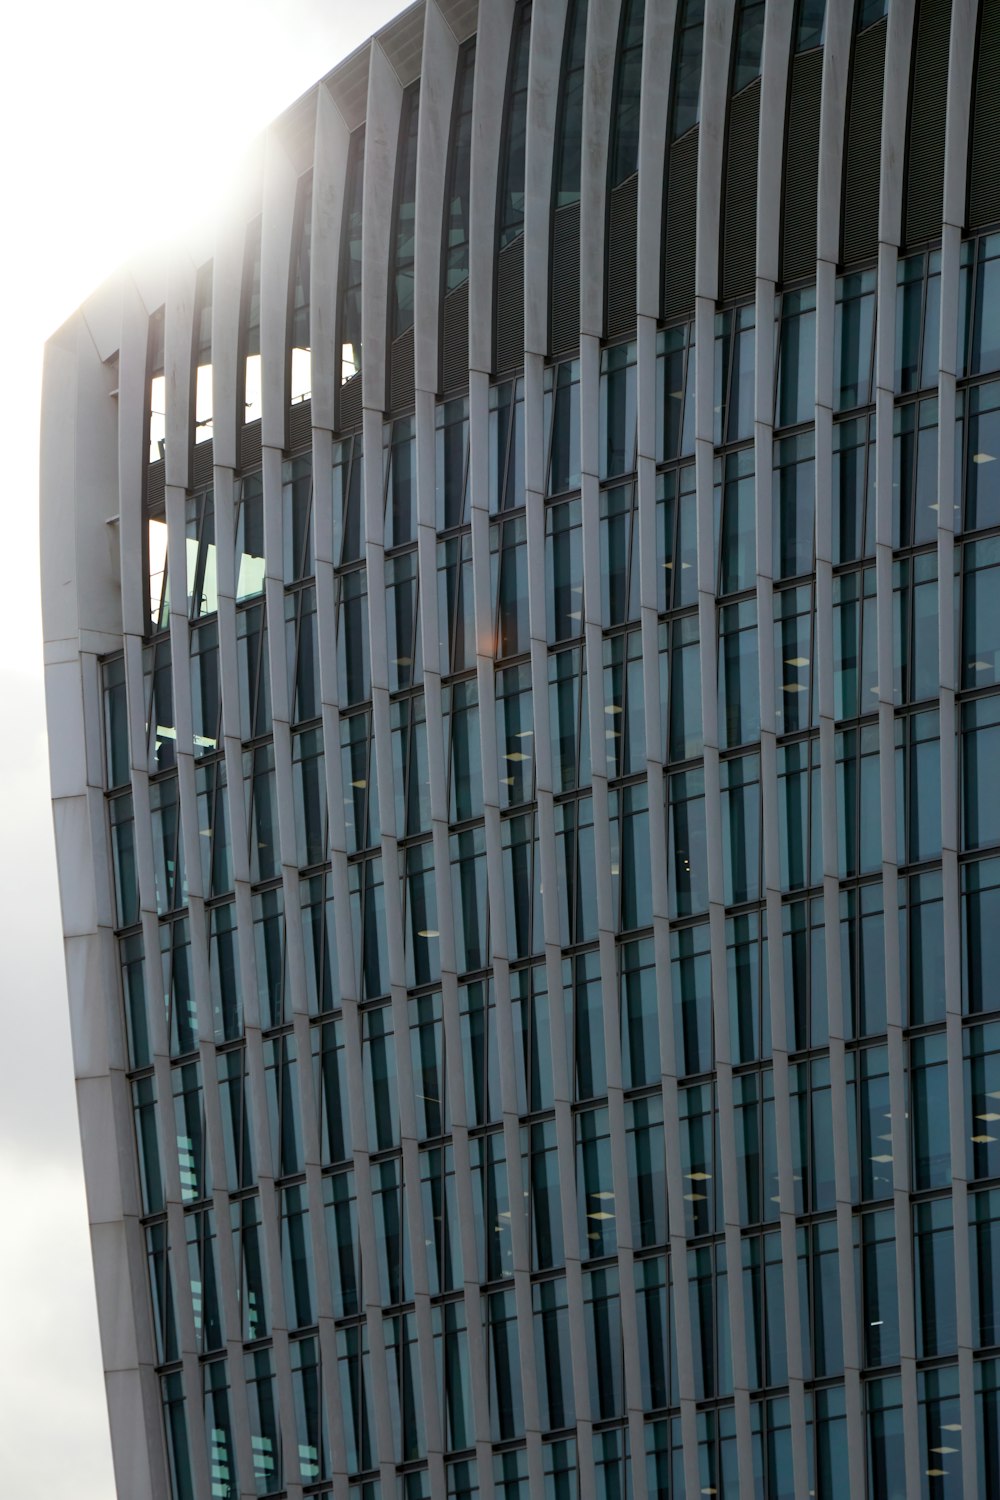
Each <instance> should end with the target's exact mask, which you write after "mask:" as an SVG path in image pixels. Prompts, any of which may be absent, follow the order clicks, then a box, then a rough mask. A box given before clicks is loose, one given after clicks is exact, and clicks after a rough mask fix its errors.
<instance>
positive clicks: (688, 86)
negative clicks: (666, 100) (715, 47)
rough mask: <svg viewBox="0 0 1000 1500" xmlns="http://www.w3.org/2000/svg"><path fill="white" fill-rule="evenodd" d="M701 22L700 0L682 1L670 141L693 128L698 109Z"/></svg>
mask: <svg viewBox="0 0 1000 1500" xmlns="http://www.w3.org/2000/svg"><path fill="white" fill-rule="evenodd" d="M704 20H705V4H704V0H683V3H682V4H681V5H679V6H678V8H677V40H676V41H675V43H674V77H673V98H672V102H671V110H670V134H669V139H670V140H671V141H676V140H679V139H680V137H681V136H682V135H686V134H687V132H688V131H689V130H690V129H692V127H693V126H695V125H697V123H698V119H699V116H700V108H701V46H702V31H703V27H704Z"/></svg>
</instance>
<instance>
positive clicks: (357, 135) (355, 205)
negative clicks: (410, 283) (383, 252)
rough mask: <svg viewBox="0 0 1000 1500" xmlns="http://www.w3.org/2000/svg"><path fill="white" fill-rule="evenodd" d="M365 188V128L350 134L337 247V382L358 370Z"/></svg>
mask: <svg viewBox="0 0 1000 1500" xmlns="http://www.w3.org/2000/svg"><path fill="white" fill-rule="evenodd" d="M364 188H365V128H364V126H363V125H362V126H361V127H360V128H359V129H358V130H355V131H354V133H353V134H352V136H351V143H350V147H349V148H348V153H347V186H346V189H345V193H344V220H343V228H342V230H341V246H340V285H341V292H340V337H339V343H340V382H341V384H343V383H344V382H345V381H347V380H350V379H351V378H352V376H354V375H358V374H360V371H361V236H362V207H363V201H364Z"/></svg>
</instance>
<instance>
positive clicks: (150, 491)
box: [146, 458, 166, 510]
mask: <svg viewBox="0 0 1000 1500" xmlns="http://www.w3.org/2000/svg"><path fill="white" fill-rule="evenodd" d="M163 471H164V463H163V459H162V458H161V459H159V460H158V461H157V462H156V463H155V464H150V465H149V466H148V468H147V469H146V508H147V510H154V509H155V508H156V507H157V506H158V505H162V504H163V497H164V495H165V494H166V477H165V475H164V472H163Z"/></svg>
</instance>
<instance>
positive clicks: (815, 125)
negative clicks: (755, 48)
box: [781, 47, 823, 281]
mask: <svg viewBox="0 0 1000 1500" xmlns="http://www.w3.org/2000/svg"><path fill="white" fill-rule="evenodd" d="M822 90H823V49H822V47H818V48H816V49H815V50H814V51H812V52H801V53H800V54H799V55H798V57H796V58H795V59H794V60H793V62H792V76H791V82H790V84H789V90H788V132H787V135H786V137H785V142H786V144H785V184H784V192H783V194H782V214H781V276H782V280H783V281H793V280H794V279H795V278H796V277H797V276H811V275H812V274H813V273H814V272H815V270H816V186H817V178H818V176H819V107H820V98H821V95H822Z"/></svg>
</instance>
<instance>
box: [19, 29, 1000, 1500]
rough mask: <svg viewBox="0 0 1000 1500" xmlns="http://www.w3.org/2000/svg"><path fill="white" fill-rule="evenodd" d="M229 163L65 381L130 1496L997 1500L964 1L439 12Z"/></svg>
mask: <svg viewBox="0 0 1000 1500" xmlns="http://www.w3.org/2000/svg"><path fill="white" fill-rule="evenodd" d="M258 161H259V170H258V171H257V172H256V174H255V175H254V174H251V180H250V182H249V185H248V186H247V187H246V188H245V191H244V197H243V199H242V200H241V202H240V205H239V208H238V211H236V212H235V213H234V215H233V216H232V217H231V218H230V219H229V220H228V221H227V223H226V224H225V226H224V227H223V229H222V230H221V231H220V233H219V235H218V237H217V239H216V240H215V242H214V243H213V244H204V243H199V244H198V245H193V244H192V245H186V246H184V247H183V248H182V249H178V250H175V251H173V252H171V253H170V254H169V255H167V256H165V258H164V260H163V263H162V264H161V265H150V264H148V263H143V264H142V265H141V266H137V267H134V268H132V269H126V270H125V271H123V272H122V273H121V274H120V275H118V276H116V277H115V278H113V279H112V280H111V281H110V282H109V283H108V284H107V285H106V286H105V287H103V288H102V289H101V290H100V291H98V292H97V293H96V294H95V295H94V297H93V298H92V299H91V300H90V301H89V302H87V303H86V304H85V305H84V307H83V308H81V310H80V311H79V312H78V313H77V314H76V315H75V316H74V317H73V318H72V319H71V320H70V321H69V322H68V323H67V324H66V326H65V327H64V328H63V329H62V330H61V331H60V332H59V333H58V334H56V335H55V337H54V338H53V339H52V340H51V342H50V344H49V346H48V352H47V360H46V371H45V391H44V417H43V455H42V532H43V575H44V576H43V596H44V617H45V632H46V642H47V644H46V663H47V665H46V671H47V684H48V704H49V710H48V712H49V736H50V747H51V762H52V790H53V799H54V808H55V824H56V832H57V840H58V852H59V861H60V871H61V882H62V902H63V918H64V926H65V933H66V958H67V969H68V975H69V994H70V1007H71V1012H72V1022H73V1040H74V1049H75V1060H76V1070H77V1076H78V1094H79V1108H80V1118H81V1124H82V1133H83V1146H84V1156H85V1164H86V1174H87V1183H88V1193H89V1211H90V1219H91V1225H92V1236H93V1247H94V1263H95V1270H96V1277H97V1287H98V1300H99V1309H100V1321H101V1333H102V1338H103V1351H104V1363H105V1368H106V1378H107V1390H108V1400H109V1407H110V1413H111V1424H112V1434H113V1445H114V1453H115V1463H116V1471H117V1482H118V1491H119V1495H121V1496H122V1497H123V1500H215V1497H218V1500H251V1497H258V1496H259V1497H264V1496H275V1497H278V1496H283V1497H287V1500H303V1497H305V1496H315V1497H322V1500H334V1497H335V1500H626V1497H629V1500H675V1497H676V1500H680V1497H695V1496H702V1495H706V1496H719V1497H726V1500H800V1497H806V1496H810V1495H815V1496H817V1497H820V1500H830V1497H834V1500H843V1497H846V1496H851V1497H854V1500H903V1497H905V1500H918V1497H923V1500H998V1497H1000V1129H998V1126H1000V987H998V988H994V987H993V986H994V985H998V986H1000V977H998V976H1000V464H998V460H1000V166H998V163H1000V0H888V3H887V0H828V3H827V4H826V5H824V3H823V0H794V3H793V0H766V3H764V0H753V3H751V0H742V3H737V0H645V4H643V0H589V4H588V3H587V0H534V4H533V5H532V4H531V3H527V0H481V3H478V4H477V0H418V3H417V4H415V5H413V6H411V7H410V8H409V9H407V10H406V11H404V12H403V13H402V14H401V15H400V16H399V18H398V19H397V20H396V21H394V22H393V23H392V24H391V25H390V26H388V27H387V28H386V29H384V30H383V31H382V32H380V33H379V34H378V35H377V36H376V37H374V38H373V39H372V40H371V41H370V42H369V43H368V44H366V45H365V46H364V47H363V48H362V49H361V50H360V51H359V52H357V53H356V54H355V55H354V56H352V57H350V58H348V59H347V60H346V61H345V62H344V63H342V64H341V65H340V66H338V67H337V68H335V69H334V70H333V71H332V72H331V73H329V74H328V75H327V76H325V77H324V78H323V79H322V80H321V81H320V82H319V83H317V84H316V86H315V87H314V88H313V89H312V90H311V91H310V92H309V93H308V94H307V95H306V96H305V97H304V98H303V99H302V100H300V101H299V103H298V104H296V105H295V106H294V107H293V108H292V109H290V110H289V111H288V112H287V113H286V114H285V115H283V116H282V117H281V118H280V119H279V120H278V121H276V122H275V124H274V125H273V126H272V127H270V129H269V130H268V131H267V133H266V136H265V138H264V139H263V141H262V143H261V146H260V151H259V157H258ZM991 975H992V978H991V977H990V976H991Z"/></svg>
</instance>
